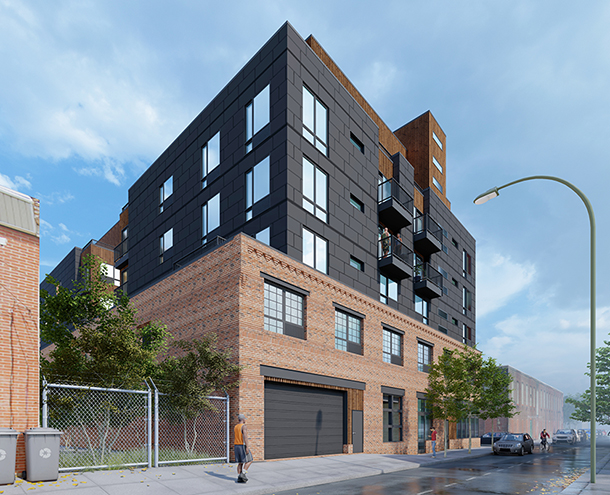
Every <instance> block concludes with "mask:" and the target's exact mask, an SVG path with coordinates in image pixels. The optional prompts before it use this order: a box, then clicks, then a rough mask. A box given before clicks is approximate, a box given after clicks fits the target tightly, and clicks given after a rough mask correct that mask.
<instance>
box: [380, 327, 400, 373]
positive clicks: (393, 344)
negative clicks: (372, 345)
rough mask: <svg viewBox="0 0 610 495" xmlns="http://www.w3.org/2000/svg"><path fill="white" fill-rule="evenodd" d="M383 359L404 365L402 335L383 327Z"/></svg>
mask: <svg viewBox="0 0 610 495" xmlns="http://www.w3.org/2000/svg"><path fill="white" fill-rule="evenodd" d="M383 361H384V362H386V363H392V364H398V365H400V366H402V335H400V334H399V333H396V332H392V330H388V329H387V328H384V329H383Z"/></svg>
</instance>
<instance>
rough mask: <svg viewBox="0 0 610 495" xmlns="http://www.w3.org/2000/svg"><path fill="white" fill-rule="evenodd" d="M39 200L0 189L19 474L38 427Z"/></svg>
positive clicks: (7, 352)
mask: <svg viewBox="0 0 610 495" xmlns="http://www.w3.org/2000/svg"><path fill="white" fill-rule="evenodd" d="M39 225H40V202H39V201H38V200H37V199H34V198H31V197H29V196H26V195H25V194H21V193H18V192H16V191H13V190H10V189H7V188H5V187H2V186H0V349H2V352H0V427H3V428H13V429H15V430H17V431H18V432H19V437H18V439H17V465H16V471H17V472H21V471H23V470H25V446H24V441H23V432H24V431H25V430H26V429H28V428H32V427H36V426H38V417H39V411H40V409H39V400H38V397H39V392H38V387H39V366H38V352H39V331H38V311H39V304H38V276H39V275H38V272H39V267H40V261H39V253H40V238H39Z"/></svg>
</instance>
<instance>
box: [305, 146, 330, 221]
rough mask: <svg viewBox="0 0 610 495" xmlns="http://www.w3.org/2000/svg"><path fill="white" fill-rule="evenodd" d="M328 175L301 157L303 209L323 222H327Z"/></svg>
mask: <svg viewBox="0 0 610 495" xmlns="http://www.w3.org/2000/svg"><path fill="white" fill-rule="evenodd" d="M327 196H328V175H326V172H324V171H323V170H322V169H321V168H320V167H318V166H317V165H314V164H313V163H312V162H311V161H310V160H308V159H307V158H305V157H303V208H305V209H306V210H307V211H308V212H309V213H311V214H312V215H315V216H316V217H318V218H319V219H320V220H322V221H323V222H326V221H327V220H328V198H327Z"/></svg>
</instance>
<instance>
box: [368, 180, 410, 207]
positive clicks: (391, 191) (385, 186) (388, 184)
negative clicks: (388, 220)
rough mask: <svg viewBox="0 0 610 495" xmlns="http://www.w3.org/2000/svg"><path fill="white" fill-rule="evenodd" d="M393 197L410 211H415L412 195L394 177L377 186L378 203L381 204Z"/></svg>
mask: <svg viewBox="0 0 610 495" xmlns="http://www.w3.org/2000/svg"><path fill="white" fill-rule="evenodd" d="M392 198H393V199H395V200H396V201H398V202H399V203H400V204H401V205H402V206H404V207H405V208H406V209H407V211H408V212H409V213H411V212H412V211H413V198H412V197H411V195H410V194H409V193H408V192H407V191H406V189H405V188H403V187H402V186H401V185H400V184H399V183H398V182H396V181H395V180H394V179H388V180H385V181H383V182H381V183H380V184H379V185H378V186H377V203H378V204H381V203H383V202H384V201H387V200H389V199H392Z"/></svg>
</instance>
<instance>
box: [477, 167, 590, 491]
mask: <svg viewBox="0 0 610 495" xmlns="http://www.w3.org/2000/svg"><path fill="white" fill-rule="evenodd" d="M534 179H543V180H552V181H555V182H560V183H561V184H563V185H565V186H568V187H569V188H570V189H572V191H574V192H575V193H576V194H577V195H578V197H579V198H580V199H581V200H582V201H583V203H584V204H585V207H586V208H587V213H588V214H589V223H590V226H591V311H590V316H591V387H590V388H591V483H595V471H596V465H595V464H596V459H595V456H596V439H597V428H596V417H595V416H596V414H595V371H596V370H595V215H594V214H593V207H592V206H591V202H590V201H589V199H588V198H587V197H586V196H585V195H584V194H583V193H582V191H581V190H580V189H578V188H577V187H576V186H574V185H573V184H571V183H570V182H568V181H567V180H564V179H560V178H559V177H553V176H550V175H533V176H531V177H524V178H523V179H518V180H515V181H513V182H509V183H508V184H504V185H503V186H500V187H492V188H491V189H489V190H488V191H485V192H484V193H483V194H479V195H478V196H477V197H476V198H475V200H474V204H476V205H482V204H483V203H487V201H489V200H490V199H493V198H496V197H498V196H499V195H500V189H504V188H505V187H508V186H512V185H513V184H517V183H519V182H525V181H528V180H534Z"/></svg>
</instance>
